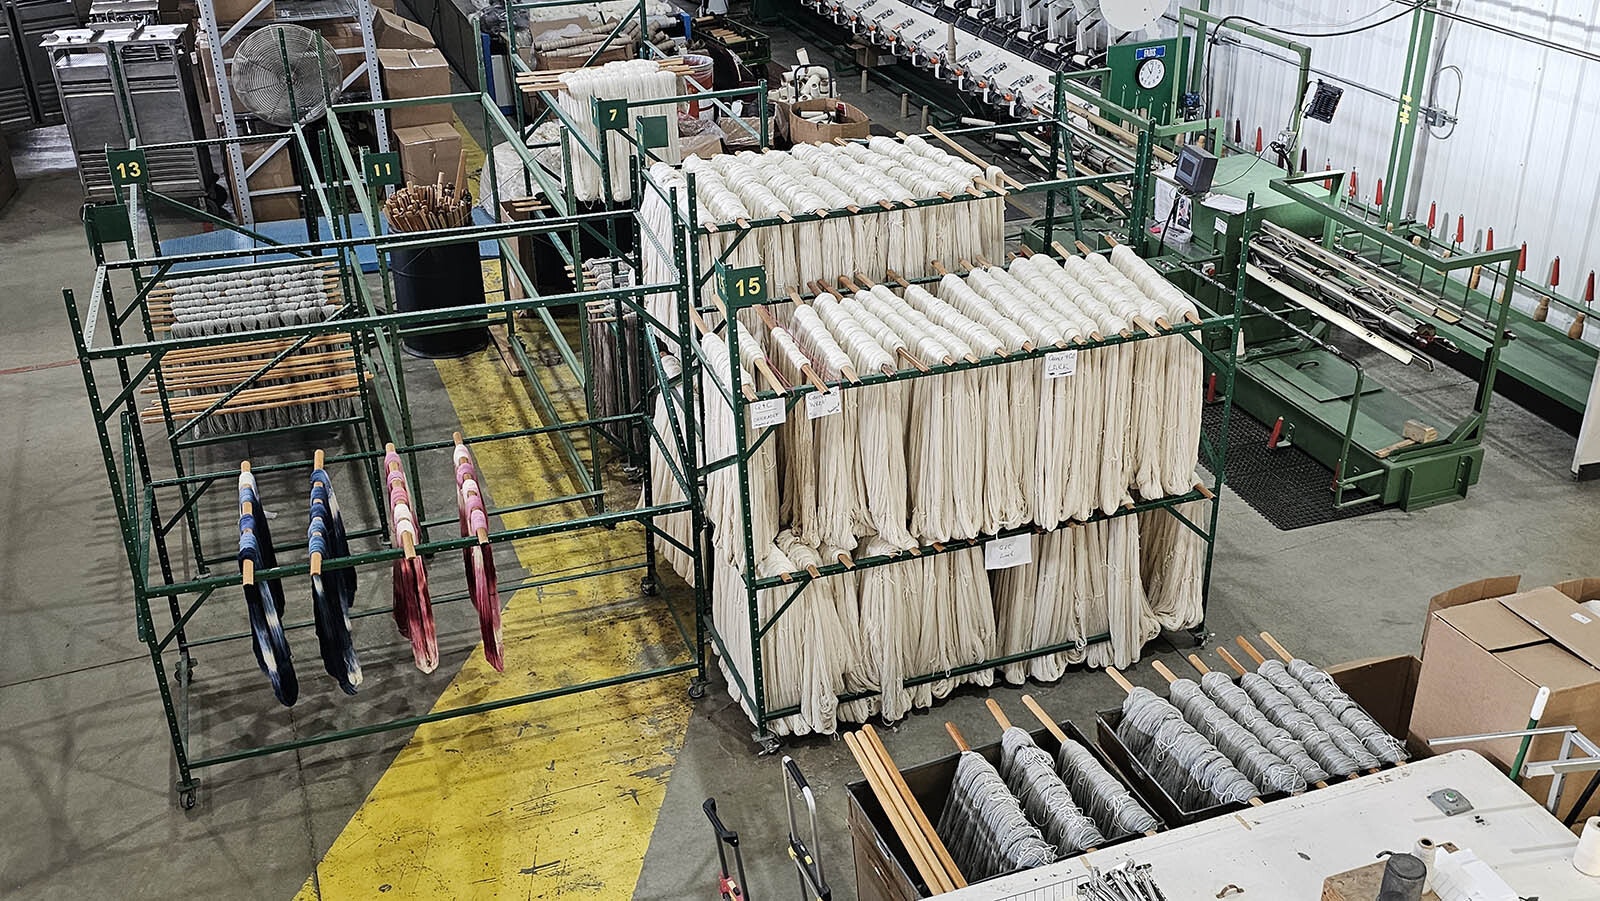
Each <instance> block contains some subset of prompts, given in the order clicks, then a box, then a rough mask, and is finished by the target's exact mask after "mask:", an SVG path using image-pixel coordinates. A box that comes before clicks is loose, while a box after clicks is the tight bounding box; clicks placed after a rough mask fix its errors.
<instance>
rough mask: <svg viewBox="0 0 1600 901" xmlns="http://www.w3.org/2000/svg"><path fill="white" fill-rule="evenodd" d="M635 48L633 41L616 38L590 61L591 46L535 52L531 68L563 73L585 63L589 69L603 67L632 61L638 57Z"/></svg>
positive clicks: (592, 49)
mask: <svg viewBox="0 0 1600 901" xmlns="http://www.w3.org/2000/svg"><path fill="white" fill-rule="evenodd" d="M604 36H605V34H604V33H602V34H601V37H604ZM635 46H636V45H635V44H634V42H633V41H631V40H627V39H624V38H621V37H618V38H617V40H615V41H613V42H612V44H611V46H610V47H607V48H606V49H605V52H603V53H601V54H599V55H598V56H595V57H594V59H592V60H591V59H590V58H589V57H590V56H593V55H594V47H593V46H588V47H564V48H561V49H558V50H536V51H534V62H533V67H534V68H535V69H545V70H551V71H556V72H564V71H566V70H568V69H577V68H580V67H582V66H583V65H584V64H585V63H587V64H588V65H589V66H590V67H591V68H592V67H594V66H603V65H605V64H606V63H609V62H615V61H617V60H624V59H633V58H634V57H635V56H637V55H638V54H637V52H636V51H635V49H634V48H635Z"/></svg>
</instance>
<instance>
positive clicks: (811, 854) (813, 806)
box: [783, 755, 833, 901]
mask: <svg viewBox="0 0 1600 901" xmlns="http://www.w3.org/2000/svg"><path fill="white" fill-rule="evenodd" d="M783 779H784V792H783V806H784V808H785V809H787V811H788V813H789V858H790V859H791V860H793V861H794V868H795V870H796V871H797V872H798V873H799V874H800V894H801V897H803V898H807V899H811V901H832V898H833V889H831V888H829V887H828V880H827V878H826V877H824V876H823V875H822V860H821V858H819V857H818V856H817V854H818V851H817V849H818V848H820V847H821V841H820V839H819V836H818V832H817V799H816V796H815V795H813V794H812V793H811V786H810V785H809V784H808V783H807V782H806V777H805V775H804V774H803V773H801V772H800V767H799V765H798V764H796V763H795V762H794V758H792V757H790V756H788V755H784V758H783ZM797 795H798V796H799V797H800V799H801V800H802V801H804V802H805V805H806V814H807V817H808V818H809V819H810V821H811V838H810V842H811V844H810V845H809V846H807V844H806V840H805V839H803V838H801V837H800V824H799V822H798V821H797V820H796V819H795V810H794V799H795V797H796V796H797Z"/></svg>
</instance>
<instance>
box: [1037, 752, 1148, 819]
mask: <svg viewBox="0 0 1600 901" xmlns="http://www.w3.org/2000/svg"><path fill="white" fill-rule="evenodd" d="M1056 772H1057V773H1059V774H1060V775H1061V779H1062V781H1063V782H1065V783H1066V784H1067V789H1068V790H1069V791H1071V792H1072V797H1073V800H1075V801H1077V802H1078V806H1079V807H1081V808H1082V809H1083V810H1084V812H1085V813H1087V814H1089V816H1090V817H1091V818H1093V819H1094V821H1095V824H1096V825H1097V826H1099V827H1100V834H1102V835H1105V836H1109V837H1110V838H1122V837H1123V836H1125V835H1139V834H1142V833H1145V832H1154V831H1156V830H1157V829H1160V828H1161V821H1160V820H1158V819H1156V818H1155V815H1154V814H1152V813H1150V811H1148V810H1146V809H1145V808H1144V805H1143V804H1140V803H1139V802H1138V801H1137V800H1135V799H1134V797H1133V794H1132V793H1130V792H1129V791H1128V790H1127V788H1125V787H1124V786H1123V784H1122V783H1121V782H1119V781H1118V780H1117V777H1115V776H1113V775H1111V774H1110V773H1109V772H1107V771H1106V768H1105V767H1103V766H1101V765H1100V761H1099V760H1097V759H1095V756H1094V754H1093V753H1092V752H1091V751H1090V750H1089V749H1088V748H1085V747H1084V746H1083V745H1080V744H1078V743H1077V742H1075V741H1073V740H1072V739H1070V738H1069V739H1067V740H1065V741H1063V742H1062V743H1061V750H1059V751H1057V752H1056Z"/></svg>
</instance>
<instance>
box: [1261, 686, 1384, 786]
mask: <svg viewBox="0 0 1600 901" xmlns="http://www.w3.org/2000/svg"><path fill="white" fill-rule="evenodd" d="M1256 672H1257V673H1259V674H1260V675H1261V676H1262V677H1264V678H1265V679H1266V680H1267V681H1268V682H1271V683H1272V685H1273V687H1274V688H1276V689H1278V690H1279V691H1281V692H1283V695H1284V697H1286V698H1288V699H1289V700H1291V701H1293V702H1294V706H1296V707H1298V708H1300V710H1301V711H1302V712H1303V713H1305V714H1306V715H1307V716H1309V717H1311V719H1312V720H1313V721H1315V722H1316V724H1317V727H1318V728H1319V729H1321V730H1323V731H1324V732H1326V733H1328V734H1329V735H1330V736H1332V737H1333V740H1334V741H1335V742H1336V743H1338V745H1339V750H1341V751H1343V752H1345V753H1346V754H1348V755H1350V759H1351V760H1354V761H1355V762H1356V766H1358V767H1360V768H1361V769H1364V770H1370V769H1373V768H1375V767H1377V765H1378V758H1377V756H1376V755H1374V754H1373V753H1372V752H1371V751H1369V750H1367V746H1366V744H1365V743H1364V742H1363V741H1362V740H1361V739H1359V738H1357V737H1356V735H1355V733H1354V732H1351V731H1350V730H1349V729H1347V728H1345V725H1344V723H1341V722H1339V718H1338V717H1337V716H1335V715H1334V713H1333V711H1332V710H1329V709H1328V706H1327V705H1326V704H1324V703H1322V702H1321V701H1318V700H1317V699H1316V698H1314V697H1312V696H1311V692H1309V691H1306V687H1305V686H1304V685H1301V684H1300V680H1299V679H1296V678H1295V677H1293V676H1291V675H1289V671H1288V670H1287V669H1285V668H1284V665H1283V663H1282V662H1280V661H1277V660H1268V661H1267V662H1265V663H1263V664H1261V665H1260V666H1258V667H1256Z"/></svg>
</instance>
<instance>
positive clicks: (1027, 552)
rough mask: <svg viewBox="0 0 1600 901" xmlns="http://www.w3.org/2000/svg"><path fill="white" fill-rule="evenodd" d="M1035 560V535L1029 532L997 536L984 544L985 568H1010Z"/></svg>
mask: <svg viewBox="0 0 1600 901" xmlns="http://www.w3.org/2000/svg"><path fill="white" fill-rule="evenodd" d="M1032 562H1033V536H1032V535H1031V534H1029V533H1027V532H1024V533H1022V534H1021V535H1013V536H1011V537H1010V538H996V539H995V540H993V541H991V542H989V543H988V544H986V545H984V546H983V568H984V569H1010V568H1011V567H1013V566H1021V565H1023V564H1024V563H1032Z"/></svg>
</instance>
